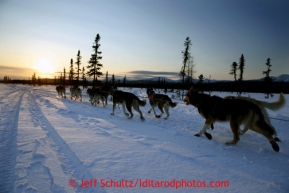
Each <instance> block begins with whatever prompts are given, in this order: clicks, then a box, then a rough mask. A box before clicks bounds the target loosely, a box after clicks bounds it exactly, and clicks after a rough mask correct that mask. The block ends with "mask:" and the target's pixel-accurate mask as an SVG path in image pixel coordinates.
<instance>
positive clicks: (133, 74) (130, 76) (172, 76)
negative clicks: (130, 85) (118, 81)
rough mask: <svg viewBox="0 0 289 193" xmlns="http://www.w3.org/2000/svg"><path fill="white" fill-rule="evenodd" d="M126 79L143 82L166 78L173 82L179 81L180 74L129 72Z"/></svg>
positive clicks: (143, 71)
mask: <svg viewBox="0 0 289 193" xmlns="http://www.w3.org/2000/svg"><path fill="white" fill-rule="evenodd" d="M124 74H125V73H124ZM126 77H127V79H130V80H142V79H147V78H154V77H166V78H169V79H172V80H178V79H179V78H180V77H179V73H178V72H161V71H145V70H139V71H130V72H127V73H126Z"/></svg>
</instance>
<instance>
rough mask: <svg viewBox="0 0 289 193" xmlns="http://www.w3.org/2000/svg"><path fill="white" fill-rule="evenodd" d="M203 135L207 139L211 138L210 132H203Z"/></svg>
mask: <svg viewBox="0 0 289 193" xmlns="http://www.w3.org/2000/svg"><path fill="white" fill-rule="evenodd" d="M205 136H206V137H207V138H208V139H209V140H211V139H212V135H211V134H210V133H207V132H205Z"/></svg>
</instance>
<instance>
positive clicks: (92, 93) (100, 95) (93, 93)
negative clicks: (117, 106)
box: [86, 88, 107, 107]
mask: <svg viewBox="0 0 289 193" xmlns="http://www.w3.org/2000/svg"><path fill="white" fill-rule="evenodd" d="M86 92H87V94H88V96H89V101H90V103H91V104H92V105H94V106H96V104H98V103H99V100H101V102H102V105H103V107H105V105H107V94H106V93H105V92H103V91H101V88H88V89H87V91H86Z"/></svg>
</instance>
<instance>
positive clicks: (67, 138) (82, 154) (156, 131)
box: [0, 85, 289, 192]
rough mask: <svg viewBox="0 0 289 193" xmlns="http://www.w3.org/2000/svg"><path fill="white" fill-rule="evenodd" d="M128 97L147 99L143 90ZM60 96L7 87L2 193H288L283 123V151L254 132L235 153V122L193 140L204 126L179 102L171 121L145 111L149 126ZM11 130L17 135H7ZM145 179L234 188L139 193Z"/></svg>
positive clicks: (1, 91)
mask: <svg viewBox="0 0 289 193" xmlns="http://www.w3.org/2000/svg"><path fill="white" fill-rule="evenodd" d="M126 91H130V92H133V93H135V94H136V95H138V96H145V91H144V89H143V90H141V89H133V90H126ZM220 94H221V95H222V94H224V93H220ZM56 95H57V94H56V91H55V88H54V87H52V86H48V87H45V86H44V87H27V86H23V85H17V86H15V87H13V88H10V87H7V86H6V85H0V97H2V100H0V113H1V114H0V118H1V124H0V129H1V130H0V132H1V133H0V134H1V135H0V137H1V139H3V140H6V141H9V143H7V145H6V146H5V143H4V142H3V141H2V140H1V142H0V145H1V146H0V147H1V148H0V166H1V167H0V168H1V173H2V171H3V172H6V173H7V175H5V177H2V175H1V177H0V183H1V184H0V187H1V188H2V187H4V188H2V189H0V192H7V191H8V192H192V191H197V192H208V191H209V192H220V191H221V192H257V191H258V192H260V191H262V192H287V191H288V190H289V185H288V181H289V175H288V171H289V148H288V147H289V134H288V131H287V130H288V128H286V126H287V124H284V123H283V122H281V121H278V120H273V121H272V123H273V125H274V126H275V127H276V129H277V131H278V134H279V137H280V138H281V140H282V142H281V143H279V146H280V152H279V153H276V152H274V150H273V149H272V148H271V145H270V144H269V143H268V141H267V140H266V139H265V138H264V137H263V136H261V135H259V134H256V133H254V132H250V131H248V132H247V133H246V134H245V135H244V136H241V140H240V142H239V143H238V144H237V145H236V146H226V145H225V144H224V143H225V142H226V141H228V140H230V139H231V138H232V133H231V131H230V128H229V124H228V123H217V124H216V125H215V129H214V130H213V131H209V132H210V133H211V134H212V136H213V139H212V140H211V141H210V140H207V139H206V138H205V137H200V138H197V137H195V136H193V135H194V134H195V133H196V132H198V131H199V129H200V128H201V127H202V124H203V122H204V120H203V118H202V117H201V116H200V115H199V114H198V112H197V110H196V109H195V108H193V107H192V106H186V105H185V104H184V103H182V102H181V101H180V100H178V99H175V101H177V102H179V104H178V106H177V107H176V108H174V109H170V114H171V116H170V117H169V119H168V120H164V119H163V118H161V119H156V118H154V116H153V114H148V113H147V111H148V110H149V108H150V106H149V105H148V104H147V105H146V106H145V107H143V108H141V110H142V111H143V113H144V117H145V121H143V122H142V121H141V120H140V118H139V115H138V113H135V116H134V117H133V119H131V120H129V119H127V118H126V117H125V116H124V115H123V111H122V109H118V108H117V109H116V111H115V115H114V116H112V115H110V113H111V110H112V103H111V101H108V102H109V104H108V106H107V107H105V108H103V107H102V105H97V106H96V107H94V106H92V105H91V104H90V103H89V101H88V97H87V95H86V93H85V91H83V102H79V101H72V100H71V99H70V98H69V97H70V93H67V99H59V98H57V97H56ZM3 96H4V97H3ZM258 97H259V95H256V97H254V98H258ZM276 97H277V96H276ZM286 97H287V99H288V96H286ZM0 99H1V98H0ZM272 100H275V99H272ZM287 105H288V104H287ZM286 108H287V106H286V107H285V109H286ZM157 111H158V110H157ZM274 113H275V114H273V115H274V117H283V118H288V117H289V115H288V112H286V111H280V112H274ZM2 120H3V121H2ZM8 127H9V128H12V129H8V130H7V129H6V128H8ZM4 135H5V136H6V138H7V139H5V137H2V136H4ZM13 136H14V137H13ZM91 179H97V183H96V184H95V185H94V184H91V185H89V184H86V185H87V186H88V187H87V188H84V187H80V185H81V184H82V182H83V180H84V181H88V182H89V180H91ZM101 179H103V180H104V182H109V180H110V179H112V180H115V181H118V182H119V181H121V180H122V179H124V180H131V181H133V182H134V185H135V187H133V188H125V187H123V188H118V187H106V188H104V187H101V186H103V185H104V184H103V183H101V182H100V180H101ZM146 179H150V180H155V181H156V180H159V181H167V182H171V181H172V180H185V181H190V180H195V181H196V182H198V183H199V185H200V183H201V182H203V181H205V182H206V184H207V185H209V183H210V182H212V181H214V182H229V183H230V186H229V187H223V188H212V187H209V188H208V187H207V188H201V187H195V188H194V187H191V188H188V187H187V188H185V187H183V188H179V189H178V190H176V188H175V187H170V188H166V187H164V186H163V187H162V188H156V187H154V188H153V187H150V188H145V187H140V180H142V181H145V180H146ZM71 180H75V181H73V182H75V183H76V186H75V187H71V184H69V182H71ZM92 182H95V181H92ZM2 185H3V186H2ZM106 185H111V184H109V183H108V184H106ZM196 185H198V184H196Z"/></svg>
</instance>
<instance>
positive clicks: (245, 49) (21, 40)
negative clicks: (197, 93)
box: [0, 0, 289, 80]
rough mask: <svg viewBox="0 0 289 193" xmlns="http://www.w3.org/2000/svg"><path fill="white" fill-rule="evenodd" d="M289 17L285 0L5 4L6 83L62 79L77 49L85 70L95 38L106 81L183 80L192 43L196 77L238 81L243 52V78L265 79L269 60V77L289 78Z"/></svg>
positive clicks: (0, 19)
mask: <svg viewBox="0 0 289 193" xmlns="http://www.w3.org/2000/svg"><path fill="white" fill-rule="evenodd" d="M95 7H97V11H95V9H94V8H95ZM244 9H246V13H245V12H244ZM287 18H289V2H287V1H285V0H284V1H283V0H281V1H278V2H272V1H270V0H255V1H249V0H245V1H243V0H242V1H241V0H237V1H229V0H220V1H209V0H194V1H191V0H179V1H175V0H158V1H141V0H140V1H133V0H122V1H118V0H112V1H110V2H107V1H100V0H98V1H88V0H85V1H81V2H79V1H68V0H64V1H56V0H51V1H49V2H46V1H36V0H30V1H28V2H19V1H15V0H11V1H5V2H0V24H1V31H0V40H1V44H0V51H1V59H0V79H2V78H3V77H4V76H9V77H11V78H12V79H14V78H18V79H28V77H31V76H32V74H33V73H34V72H36V74H37V76H38V75H39V76H40V77H41V78H49V77H50V78H54V76H60V72H61V71H63V68H64V67H65V68H66V71H69V66H70V59H71V58H72V59H73V61H74V62H75V61H76V55H77V51H78V50H80V51H81V56H82V60H81V62H82V66H85V67H86V66H87V65H88V63H87V61H88V60H89V58H90V55H91V54H92V52H93V50H92V45H93V42H94V39H95V36H96V34H99V35H100V36H101V39H100V44H101V46H100V51H101V52H102V55H101V56H102V57H103V59H102V60H101V61H100V63H102V64H103V68H102V69H101V70H100V71H101V72H102V73H103V74H104V76H103V77H102V79H103V78H105V73H106V72H107V71H108V73H109V74H110V76H111V75H112V74H114V75H115V76H117V77H122V78H123V77H124V76H125V75H126V77H127V78H128V79H129V78H130V77H131V78H133V79H134V78H139V77H141V76H146V77H145V78H150V77H152V76H157V74H158V75H162V74H166V75H167V76H169V77H170V78H171V79H179V76H178V74H179V72H180V70H181V67H182V51H183V50H184V49H185V48H184V45H183V44H184V41H185V39H186V38H187V37H190V39H191V41H192V46H191V50H190V52H191V55H192V57H193V58H194V63H195V69H194V70H195V71H196V72H195V75H194V77H198V76H199V75H200V74H203V75H204V77H206V78H208V77H211V79H214V80H233V79H234V78H233V76H232V75H230V74H229V72H230V69H231V64H232V63H233V62H237V63H238V64H239V59H240V57H241V54H243V55H244V57H245V69H244V80H251V79H259V78H262V77H264V76H265V75H263V74H262V72H263V71H265V70H267V67H266V65H265V63H266V60H267V58H270V59H271V64H272V67H271V70H272V72H271V73H270V76H279V75H281V74H289V68H288V66H289V65H288V64H289V56H288V53H289V46H288V45H289V39H288V34H289V23H288V21H287ZM82 66H81V68H82ZM74 67H75V64H74ZM146 72H149V73H146ZM238 74H239V72H238V73H237V75H238ZM1 77H2V78H1Z"/></svg>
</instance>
